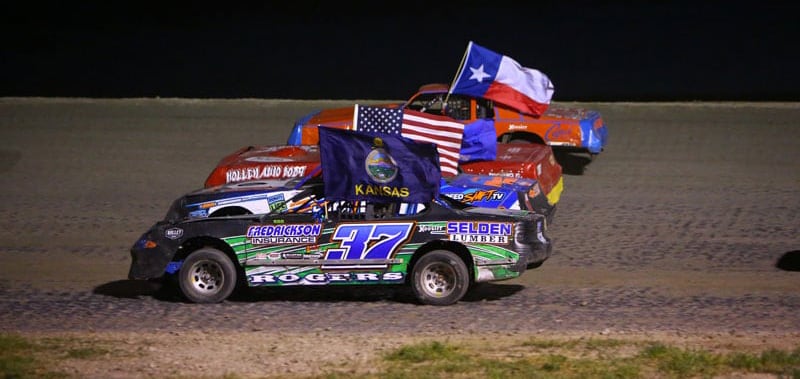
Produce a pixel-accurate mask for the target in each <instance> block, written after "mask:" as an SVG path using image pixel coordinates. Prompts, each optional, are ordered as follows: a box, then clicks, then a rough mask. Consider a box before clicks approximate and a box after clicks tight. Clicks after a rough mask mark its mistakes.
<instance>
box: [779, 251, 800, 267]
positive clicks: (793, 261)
mask: <svg viewBox="0 0 800 379" xmlns="http://www.w3.org/2000/svg"><path fill="white" fill-rule="evenodd" d="M775 267H777V268H779V269H781V270H784V271H800V250H792V251H788V252H786V253H784V254H783V255H781V257H780V259H778V262H776V263H775Z"/></svg>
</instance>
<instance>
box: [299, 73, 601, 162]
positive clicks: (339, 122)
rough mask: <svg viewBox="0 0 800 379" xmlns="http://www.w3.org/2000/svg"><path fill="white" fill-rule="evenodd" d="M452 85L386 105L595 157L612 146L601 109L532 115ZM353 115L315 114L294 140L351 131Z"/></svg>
mask: <svg viewBox="0 0 800 379" xmlns="http://www.w3.org/2000/svg"><path fill="white" fill-rule="evenodd" d="M448 88H449V87H448V86H447V85H446V84H428V85H424V86H422V87H420V89H419V91H418V92H417V93H416V94H414V95H413V96H411V98H410V99H409V100H408V101H407V102H405V103H390V104H381V105H380V106H384V107H391V108H397V107H405V108H406V109H411V110H415V111H421V112H426V113H431V114H438V115H441V114H444V115H447V116H449V117H452V118H454V119H456V120H459V121H461V122H464V123H471V122H474V121H477V120H479V119H491V120H492V121H493V122H494V128H495V132H496V134H497V138H498V141H499V142H535V143H544V144H547V145H550V146H552V147H554V148H557V149H564V150H567V151H577V152H586V153H589V154H590V156H594V155H597V154H599V153H600V152H602V151H603V148H604V147H605V145H606V141H607V139H608V130H607V128H606V125H605V123H604V122H603V118H602V117H601V115H600V113H599V112H597V111H594V110H588V109H582V108H568V107H563V106H559V105H554V104H551V105H550V106H549V107H548V108H547V110H546V111H545V112H544V113H543V114H542V115H540V116H532V115H528V114H523V113H520V112H518V111H516V110H514V109H511V108H508V107H505V106H503V105H501V104H497V103H494V102H493V101H491V100H488V99H485V98H479V97H473V96H467V95H458V94H450V95H449V96H448ZM353 116H354V107H353V106H350V107H344V108H337V109H325V110H321V111H317V112H313V113H310V114H308V115H306V116H304V117H302V118H300V119H299V120H298V121H297V122H296V123H295V125H294V129H293V130H292V133H291V135H290V136H289V140H288V144H289V145H315V144H317V143H318V142H319V137H318V134H317V127H318V126H328V127H335V128H344V129H351V128H352V124H353Z"/></svg>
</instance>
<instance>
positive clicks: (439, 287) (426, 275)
mask: <svg viewBox="0 0 800 379" xmlns="http://www.w3.org/2000/svg"><path fill="white" fill-rule="evenodd" d="M456 278H457V274H456V270H455V269H454V268H453V267H452V266H450V265H448V264H444V263H432V264H430V265H428V266H426V267H425V269H424V270H422V276H421V279H420V280H421V282H422V283H421V284H422V290H423V291H425V293H426V294H428V295H430V296H433V297H446V296H448V295H450V294H451V293H453V291H455V289H456Z"/></svg>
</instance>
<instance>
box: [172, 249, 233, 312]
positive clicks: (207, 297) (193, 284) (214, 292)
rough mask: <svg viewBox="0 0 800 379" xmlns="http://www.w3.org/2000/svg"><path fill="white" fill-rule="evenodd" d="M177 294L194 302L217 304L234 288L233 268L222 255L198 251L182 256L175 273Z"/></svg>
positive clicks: (221, 253)
mask: <svg viewBox="0 0 800 379" xmlns="http://www.w3.org/2000/svg"><path fill="white" fill-rule="evenodd" d="M178 285H179V286H180V289H181V292H182V293H183V295H184V296H185V297H186V299H188V300H189V301H191V302H194V303H218V302H220V301H223V300H225V299H226V298H227V297H228V296H230V294H231V293H232V292H233V289H234V288H235V287H236V267H235V266H234V265H233V262H231V260H230V258H228V256H227V255H225V253H223V252H221V251H219V250H217V249H212V248H202V249H199V250H197V251H195V252H193V253H191V254H189V256H188V257H186V260H184V261H183V265H182V266H181V270H180V272H179V273H178Z"/></svg>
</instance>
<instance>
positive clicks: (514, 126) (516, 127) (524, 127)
mask: <svg viewBox="0 0 800 379" xmlns="http://www.w3.org/2000/svg"><path fill="white" fill-rule="evenodd" d="M525 129H528V125H516V124H511V125H509V126H508V130H525Z"/></svg>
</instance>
